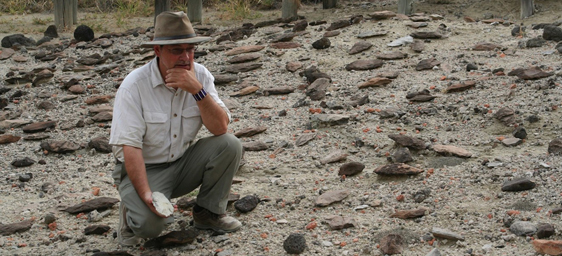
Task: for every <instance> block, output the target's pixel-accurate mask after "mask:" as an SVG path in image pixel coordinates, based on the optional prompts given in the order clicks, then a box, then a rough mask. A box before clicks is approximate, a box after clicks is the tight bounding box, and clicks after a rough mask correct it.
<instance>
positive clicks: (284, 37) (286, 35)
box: [271, 33, 297, 43]
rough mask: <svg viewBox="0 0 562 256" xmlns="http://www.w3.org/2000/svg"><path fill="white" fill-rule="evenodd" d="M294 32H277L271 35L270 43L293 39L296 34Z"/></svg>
mask: <svg viewBox="0 0 562 256" xmlns="http://www.w3.org/2000/svg"><path fill="white" fill-rule="evenodd" d="M296 35H297V34H296V33H282V34H278V35H273V37H272V39H271V42H272V43H278V42H289V41H291V40H293V38H294V37H295V36H296Z"/></svg>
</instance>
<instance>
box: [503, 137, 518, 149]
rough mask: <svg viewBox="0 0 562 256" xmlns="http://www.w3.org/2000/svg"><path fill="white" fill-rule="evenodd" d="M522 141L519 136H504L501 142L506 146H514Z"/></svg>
mask: <svg viewBox="0 0 562 256" xmlns="http://www.w3.org/2000/svg"><path fill="white" fill-rule="evenodd" d="M522 143H523V140H522V139H519V138H505V139H503V140H502V144H503V145H504V146H506V147H515V146H519V145H521V144H522Z"/></svg>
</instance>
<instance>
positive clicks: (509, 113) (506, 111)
mask: <svg viewBox="0 0 562 256" xmlns="http://www.w3.org/2000/svg"><path fill="white" fill-rule="evenodd" d="M494 118H496V119H497V120H498V121H500V122H501V123H502V124H504V125H506V126H510V125H512V124H514V123H515V119H516V116H515V111H513V109H510V108H508V107H503V108H500V109H498V111H497V112H496V113H495V114H494Z"/></svg>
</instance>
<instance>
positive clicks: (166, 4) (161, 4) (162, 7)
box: [154, 0, 170, 24]
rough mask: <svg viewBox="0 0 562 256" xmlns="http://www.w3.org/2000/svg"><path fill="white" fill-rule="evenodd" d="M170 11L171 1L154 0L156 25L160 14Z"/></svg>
mask: <svg viewBox="0 0 562 256" xmlns="http://www.w3.org/2000/svg"><path fill="white" fill-rule="evenodd" d="M169 10H170V0H154V24H156V16H158V14H160V13H162V12H165V11H169Z"/></svg>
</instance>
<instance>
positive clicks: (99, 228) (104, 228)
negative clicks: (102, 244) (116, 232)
mask: <svg viewBox="0 0 562 256" xmlns="http://www.w3.org/2000/svg"><path fill="white" fill-rule="evenodd" d="M110 229H111V227H110V226H108V225H92V226H87V227H86V228H85V229H84V235H87V236H89V235H103V234H105V233H107V232H108V231H109V230H110Z"/></svg>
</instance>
